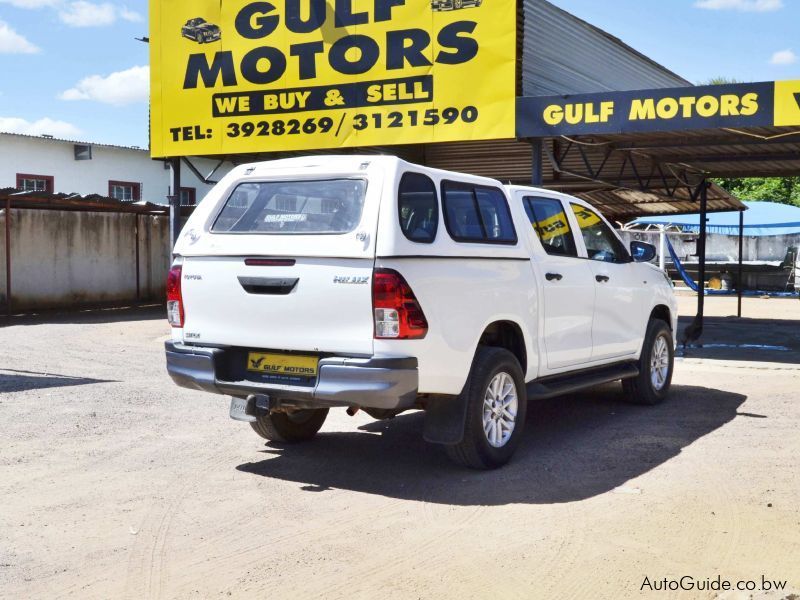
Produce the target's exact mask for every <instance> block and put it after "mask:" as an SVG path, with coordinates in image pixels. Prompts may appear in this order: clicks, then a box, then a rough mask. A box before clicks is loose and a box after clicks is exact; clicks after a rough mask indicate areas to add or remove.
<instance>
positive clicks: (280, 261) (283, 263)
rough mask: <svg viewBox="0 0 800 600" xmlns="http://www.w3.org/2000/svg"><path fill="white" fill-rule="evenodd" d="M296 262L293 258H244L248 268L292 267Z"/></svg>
mask: <svg viewBox="0 0 800 600" xmlns="http://www.w3.org/2000/svg"><path fill="white" fill-rule="evenodd" d="M296 262H297V261H296V260H295V259H293V258H246V259H245V261H244V264H246V265H247V266H248V267H293V266H294V264H295V263H296Z"/></svg>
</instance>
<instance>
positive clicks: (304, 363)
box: [247, 352, 319, 377]
mask: <svg viewBox="0 0 800 600" xmlns="http://www.w3.org/2000/svg"><path fill="white" fill-rule="evenodd" d="M318 364H319V358H318V357H316V356H303V355H299V354H273V353H269V352H250V353H249V354H248V355H247V370H248V371H251V372H253V373H266V374H269V375H282V376H284V377H316V376H317V365H318Z"/></svg>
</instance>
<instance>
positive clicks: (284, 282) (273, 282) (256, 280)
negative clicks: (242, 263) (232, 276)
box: [237, 277, 300, 296]
mask: <svg viewBox="0 0 800 600" xmlns="http://www.w3.org/2000/svg"><path fill="white" fill-rule="evenodd" d="M237 279H238V280H239V283H240V284H241V286H242V287H243V288H244V291H245V292H247V293H248V294H260V295H271V296H286V295H287V294H290V293H291V292H292V290H293V289H294V288H295V286H296V285H297V282H298V281H300V279H299V278H297V277H295V278H289V277H287V278H278V277H238V278H237Z"/></svg>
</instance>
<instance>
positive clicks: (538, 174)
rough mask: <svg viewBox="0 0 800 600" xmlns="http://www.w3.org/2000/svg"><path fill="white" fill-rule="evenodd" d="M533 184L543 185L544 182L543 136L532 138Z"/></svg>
mask: <svg viewBox="0 0 800 600" xmlns="http://www.w3.org/2000/svg"><path fill="white" fill-rule="evenodd" d="M531 150H532V151H533V152H532V158H531V185H535V186H537V187H541V186H542V184H544V172H543V171H544V168H543V162H542V155H543V153H542V138H534V139H532V140H531Z"/></svg>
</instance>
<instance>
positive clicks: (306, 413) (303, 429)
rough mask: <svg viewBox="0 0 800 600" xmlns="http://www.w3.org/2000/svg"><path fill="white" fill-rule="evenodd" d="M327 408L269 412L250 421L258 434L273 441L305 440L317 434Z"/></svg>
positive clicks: (293, 441)
mask: <svg viewBox="0 0 800 600" xmlns="http://www.w3.org/2000/svg"><path fill="white" fill-rule="evenodd" d="M327 417H328V409H327V408H316V409H308V410H296V411H294V412H293V413H291V414H289V413H271V414H268V415H264V416H262V417H257V420H256V421H254V422H251V423H250V426H251V427H252V428H253V431H255V432H256V433H257V434H258V435H260V436H261V437H262V438H264V439H265V440H270V441H273V442H286V443H289V444H291V443H296V442H306V441H308V440H310V439H311V438H313V437H314V436H315V435H317V432H318V431H319V430H320V428H321V427H322V424H323V423H324V422H325V419H326V418H327Z"/></svg>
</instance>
